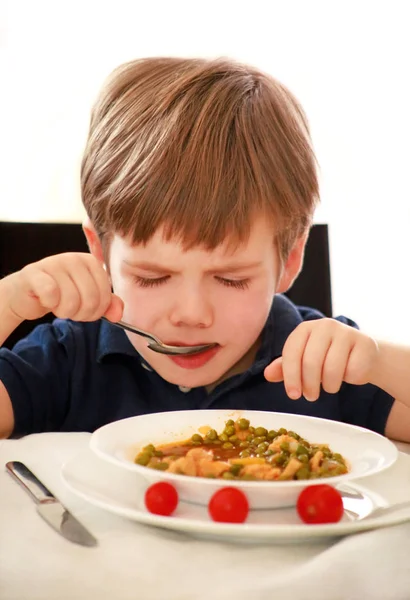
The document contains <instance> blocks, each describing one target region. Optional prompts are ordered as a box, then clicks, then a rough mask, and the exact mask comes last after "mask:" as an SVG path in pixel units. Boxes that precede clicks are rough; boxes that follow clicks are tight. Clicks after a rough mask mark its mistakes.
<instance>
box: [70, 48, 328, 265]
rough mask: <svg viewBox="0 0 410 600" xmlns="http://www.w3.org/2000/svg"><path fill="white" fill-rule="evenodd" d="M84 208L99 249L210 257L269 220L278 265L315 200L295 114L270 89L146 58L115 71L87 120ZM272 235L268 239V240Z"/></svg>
mask: <svg viewBox="0 0 410 600" xmlns="http://www.w3.org/2000/svg"><path fill="white" fill-rule="evenodd" d="M81 187H82V199H83V203H84V206H85V209H86V211H87V213H88V216H89V217H90V219H91V221H92V223H93V225H94V227H95V228H96V230H97V233H99V235H100V236H102V237H103V239H104V236H107V235H108V239H109V236H110V234H113V233H118V234H119V235H122V236H130V239H131V241H132V242H133V243H146V242H147V241H148V240H149V239H150V238H151V236H152V235H153V234H154V233H155V231H156V230H157V229H158V228H159V227H161V226H163V227H164V234H165V238H166V239H170V238H171V237H174V236H176V237H177V238H179V239H181V240H182V242H183V244H184V247H186V248H189V247H192V246H195V245H204V246H205V247H206V248H207V249H213V248H215V247H216V246H218V245H219V244H220V243H222V242H224V241H227V240H231V241H234V242H236V243H240V242H242V241H245V240H246V238H247V236H248V235H249V231H250V227H251V225H252V220H253V218H254V216H256V215H258V214H262V215H264V216H266V218H268V219H271V222H272V232H274V234H275V236H276V240H277V243H278V247H279V250H280V254H281V257H282V259H284V258H286V256H287V254H288V253H289V251H290V249H291V248H292V246H293V244H294V243H295V241H296V240H297V238H298V237H299V236H300V235H302V234H303V233H305V232H306V231H307V229H308V228H309V226H310V224H311V220H312V215H313V211H314V208H315V205H316V202H317V200H318V180H317V174H316V161H315V156H314V153H313V150H312V147H311V143H310V136H309V131H308V125H307V122H306V118H305V115H304V112H303V110H302V108H301V107H300V105H299V103H298V102H297V100H296V99H295V98H294V97H293V95H292V94H291V93H290V92H289V91H288V90H287V89H286V88H285V87H284V86H283V85H282V84H280V83H279V82H278V81H276V80H275V79H273V78H272V77H270V76H269V75H266V74H264V73H261V72H260V71H258V70H256V69H254V68H252V67H248V66H246V65H243V64H238V63H236V62H234V61H231V60H227V59H217V60H206V59H180V58H146V59H141V60H135V61H132V62H129V63H126V64H124V65H122V66H120V67H119V68H117V69H116V70H115V71H114V72H113V73H112V74H111V76H110V77H109V79H108V80H107V82H106V84H105V86H104V88H103V89H102V92H101V94H100V96H99V98H98V99H97V102H96V104H95V106H94V108H93V111H92V116H91V125H90V132H89V137H88V142H87V146H86V149H85V153H84V157H83V162H82V169H81ZM272 235H273V234H272Z"/></svg>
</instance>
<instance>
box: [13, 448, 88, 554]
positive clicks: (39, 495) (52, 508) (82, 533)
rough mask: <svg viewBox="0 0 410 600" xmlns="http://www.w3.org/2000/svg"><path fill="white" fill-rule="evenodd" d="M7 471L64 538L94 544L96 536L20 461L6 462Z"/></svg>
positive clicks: (82, 543) (79, 542)
mask: <svg viewBox="0 0 410 600" xmlns="http://www.w3.org/2000/svg"><path fill="white" fill-rule="evenodd" d="M6 469H7V472H8V473H9V474H10V475H11V476H12V477H13V478H14V479H15V480H16V481H17V482H18V483H19V484H20V485H21V486H22V487H23V488H24V489H25V490H26V492H27V493H28V494H29V495H30V497H31V498H32V499H33V500H34V502H35V503H36V505H37V512H38V514H39V515H40V516H41V517H42V518H43V519H44V520H45V521H46V522H47V523H48V524H49V525H51V527H52V528H53V529H54V530H55V531H57V532H58V533H60V534H61V535H62V536H63V537H64V538H66V539H67V540H70V542H74V543H75V544H80V545H81V546H89V547H91V546H96V545H97V544H98V542H97V540H96V538H95V537H94V536H93V535H92V534H91V533H90V532H89V531H88V530H87V529H86V528H85V527H84V525H83V524H82V523H80V521H79V520H78V519H77V518H76V517H74V515H73V514H71V513H70V511H69V510H67V508H66V507H65V506H63V505H62V504H61V502H60V501H59V500H58V499H57V498H56V497H55V496H54V495H53V494H52V493H51V492H50V490H49V489H47V488H46V486H45V485H44V484H42V483H41V481H40V480H39V479H38V477H36V476H35V475H34V473H33V472H32V471H30V469H29V468H28V467H27V466H26V465H25V464H23V463H22V462H20V461H17V460H12V461H9V462H8V463H6Z"/></svg>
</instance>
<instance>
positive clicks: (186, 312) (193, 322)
mask: <svg viewBox="0 0 410 600" xmlns="http://www.w3.org/2000/svg"><path fill="white" fill-rule="evenodd" d="M169 318H170V321H171V323H172V325H174V326H175V327H183V326H186V327H198V328H200V329H205V328H207V327H211V325H212V324H213V320H214V311H213V307H212V305H211V303H210V302H209V300H208V299H207V298H206V296H205V294H204V293H203V291H201V290H199V289H192V288H191V289H189V290H188V289H184V290H181V293H180V295H179V297H178V298H177V299H176V301H175V303H174V305H173V307H172V310H171V312H170V316H169Z"/></svg>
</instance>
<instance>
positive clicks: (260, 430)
mask: <svg viewBox="0 0 410 600" xmlns="http://www.w3.org/2000/svg"><path fill="white" fill-rule="evenodd" d="M255 434H256V435H258V436H260V435H268V430H267V429H265V427H257V428H256V429H255Z"/></svg>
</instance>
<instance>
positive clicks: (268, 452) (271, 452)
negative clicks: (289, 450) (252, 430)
mask: <svg viewBox="0 0 410 600" xmlns="http://www.w3.org/2000/svg"><path fill="white" fill-rule="evenodd" d="M274 454H275V452H274V451H273V450H271V449H270V448H268V449H267V450H266V452H265V456H273V455H274Z"/></svg>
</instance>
